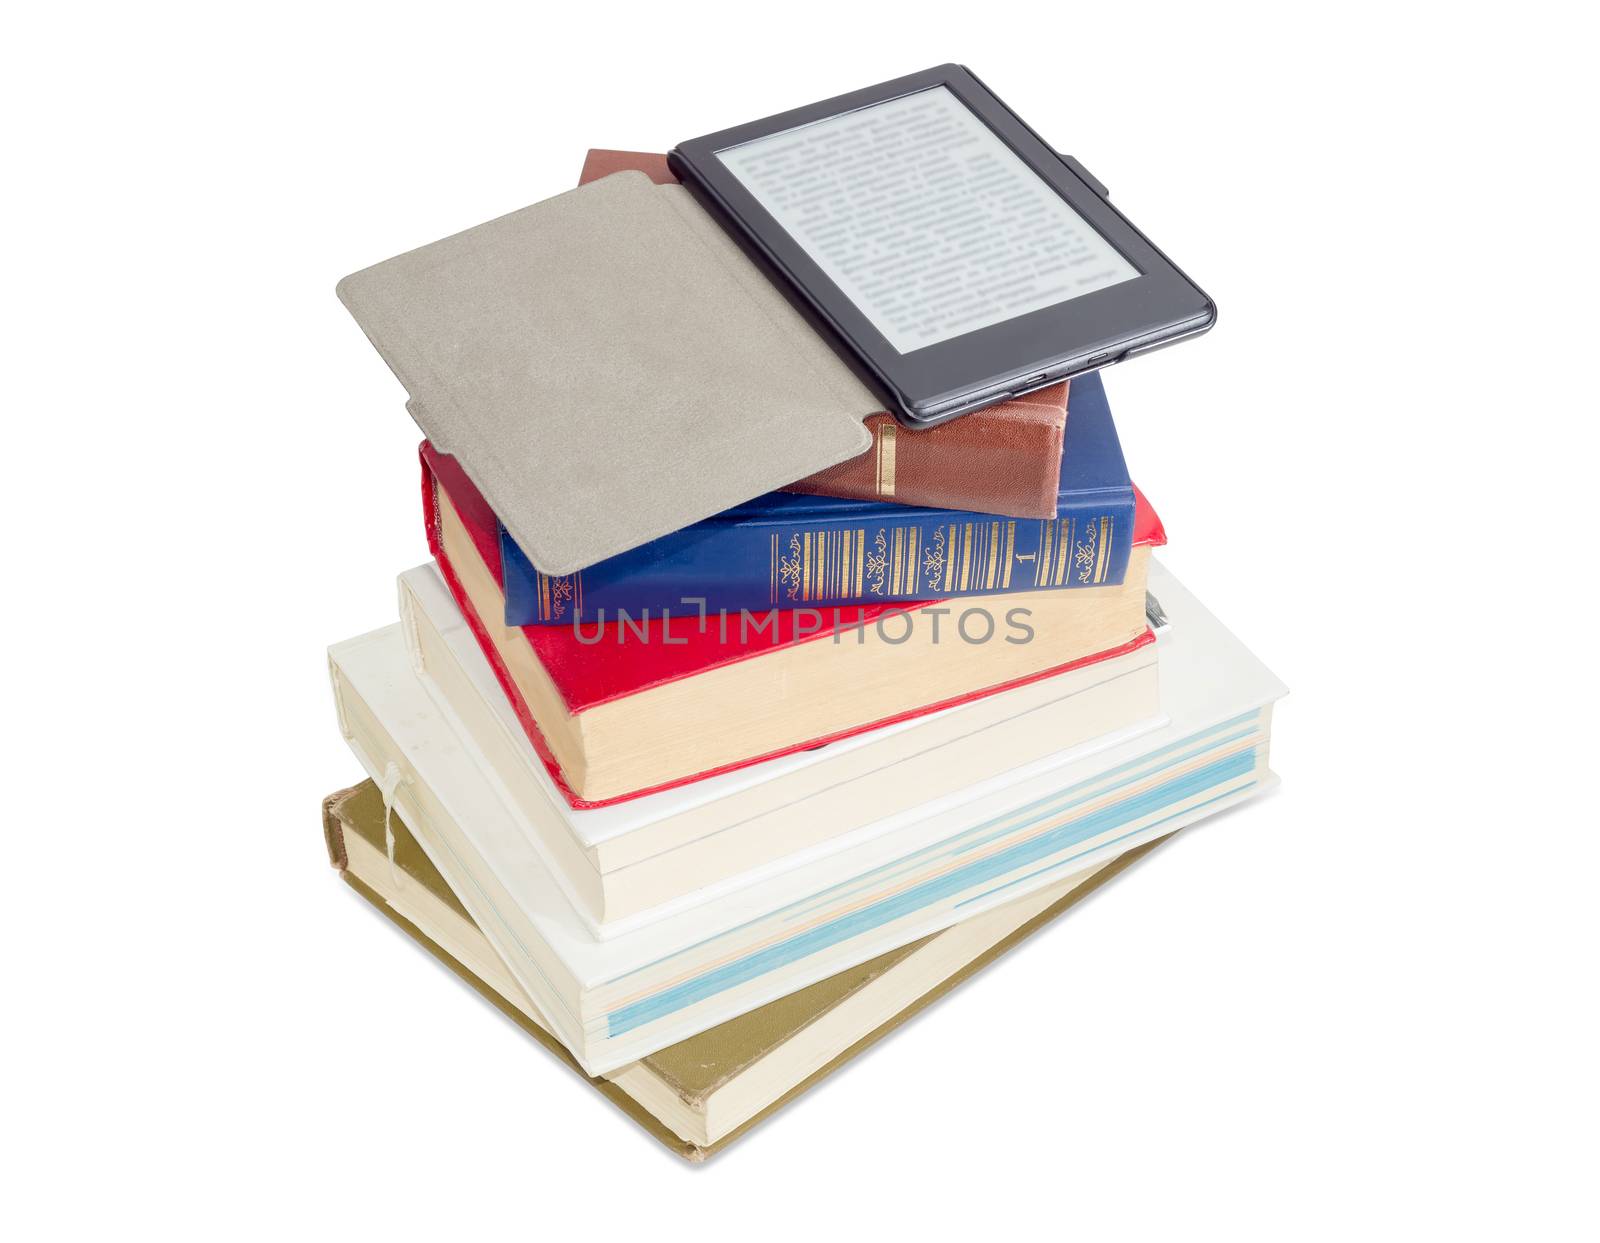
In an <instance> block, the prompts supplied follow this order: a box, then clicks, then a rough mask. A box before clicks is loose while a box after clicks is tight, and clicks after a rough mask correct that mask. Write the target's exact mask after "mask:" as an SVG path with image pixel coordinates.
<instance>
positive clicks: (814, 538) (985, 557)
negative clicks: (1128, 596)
mask: <svg viewBox="0 0 1600 1243" xmlns="http://www.w3.org/2000/svg"><path fill="white" fill-rule="evenodd" d="M1133 525H1134V500H1133V486H1132V483H1131V482H1130V481H1129V479H1128V474H1127V467H1126V465H1125V464H1124V462H1123V459H1122V450H1121V446H1120V445H1119V444H1118V442H1117V437H1116V429H1115V427H1114V425H1113V424H1112V422H1111V417H1110V411H1109V409H1108V408H1107V407H1106V405H1105V398H1104V392H1103V390H1102V389H1101V386H1100V382H1099V377H1098V376H1090V377H1086V378H1084V379H1081V380H1074V381H1073V384H1072V389H1071V392H1070V397H1069V404H1068V411H1067V427H1066V433H1065V435H1064V437H1063V445H1062V471H1061V491H1060V493H1059V500H1058V504H1057V513H1056V517H1055V518H1053V519H1043V520H1040V519H1025V518H1007V517H1001V516H998V515H994V514H977V513H964V512H959V511H955V510H942V509H922V508H914V507H910V506H904V505H895V504H892V503H888V502H878V501H854V500H839V499H835V498H830V497H813V496H799V495H793V494H790V493H784V492H774V493H769V494H768V495H766V496H763V497H757V498H756V499H755V500H753V501H751V502H749V503H747V504H745V505H741V506H738V507H736V508H734V509H731V510H727V511H725V512H724V513H721V514H717V515H715V516H713V517H711V518H708V519H706V520H705V521H703V522H698V523H695V524H694V525H693V526H690V527H685V528H684V529H683V530H681V531H677V532H674V533H673V534H671V535H668V536H664V537H663V538H661V539H658V540H653V541H652V542H650V543H648V544H645V545H642V546H641V547H639V548H635V549H632V550H630V551H628V552H625V553H622V554H620V555H618V556H616V557H611V558H609V559H607V560H605V561H602V562H600V563H598V564H596V565H592V566H590V567H588V568H587V569H584V570H581V571H579V572H578V573H576V574H568V575H562V576H552V575H547V574H543V573H541V572H540V571H538V570H537V569H535V568H534V566H533V564H532V563H531V562H530V561H529V560H528V558H527V557H526V556H525V555H524V554H523V552H522V550H521V549H520V548H519V547H518V546H517V544H516V542H515V541H514V540H512V539H511V538H510V537H509V536H508V535H507V533H506V532H505V530H504V529H503V528H502V529H501V532H500V553H501V566H502V571H503V575H502V576H503V582H504V587H505V596H506V623H507V624H508V625H517V626H525V625H570V624H574V623H578V622H582V623H585V624H598V623H601V622H606V621H617V620H620V619H621V618H623V617H627V618H630V619H634V620H639V619H642V618H646V617H660V616H662V614H663V613H670V614H671V615H672V616H674V617H682V616H686V615H694V614H697V613H701V612H706V613H713V614H715V613H718V612H728V613H737V612H739V611H740V610H748V611H750V612H752V613H757V612H765V611H768V610H771V609H818V610H825V609H827V608H830V607H842V606H853V605H861V604H893V603H899V602H907V601H920V600H934V599H947V598H960V597H963V596H986V595H1002V594H1007V593H1011V592H1023V591H1051V590H1063V589H1071V588H1078V587H1101V586H1108V585H1112V584H1117V583H1121V582H1122V579H1123V576H1124V574H1125V573H1126V571H1127V567H1128V557H1129V554H1130V553H1131V551H1132V547H1133Z"/></svg>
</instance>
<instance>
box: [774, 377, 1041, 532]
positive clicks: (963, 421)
mask: <svg viewBox="0 0 1600 1243" xmlns="http://www.w3.org/2000/svg"><path fill="white" fill-rule="evenodd" d="M1066 423H1067V386H1066V385H1065V384H1053V385H1051V386H1050V387H1049V388H1045V389H1040V390H1039V392H1037V393H1031V394H1029V395H1028V396H1027V397H1024V398H1020V399H1019V400H1017V401H1008V402H1005V403H1003V404H1002V405H998V406H991V407H990V408H989V409H987V410H980V411H978V412H977V413H975V414H969V415H966V416H964V417H963V418H959V419H956V420H954V421H953V422H950V423H942V424H940V425H939V426H938V427H930V428H928V429H927V430H926V431H907V430H906V429H905V428H903V427H900V426H899V425H898V424H896V423H895V421H894V419H893V417H891V416H890V415H887V414H875V415H873V416H872V417H871V418H869V419H868V420H867V429H868V430H869V431H871V433H872V448H870V449H868V450H867V451H866V452H865V453H863V454H862V455H861V456H860V457H855V458H851V459H850V460H849V461H848V462H841V463H839V465H837V466H830V467H829V468H828V469H827V470H824V471H820V472H818V473H817V474H815V475H811V476H809V477H807V478H805V479H801V480H799V481H797V482H795V483H792V484H790V485H789V487H788V489H787V491H790V492H806V493H810V494H812V495H814V496H842V497H849V498H851V499H853V500H864V501H897V502H899V503H900V504H902V505H927V506H931V507H933V508H935V509H966V510H976V511H977V512H979V513H986V514H1007V515H1010V516H1012V517H1017V518H1054V517H1055V516H1056V493H1057V491H1058V490H1059V488H1060V478H1061V435H1062V430H1063V429H1064V428H1065V427H1066Z"/></svg>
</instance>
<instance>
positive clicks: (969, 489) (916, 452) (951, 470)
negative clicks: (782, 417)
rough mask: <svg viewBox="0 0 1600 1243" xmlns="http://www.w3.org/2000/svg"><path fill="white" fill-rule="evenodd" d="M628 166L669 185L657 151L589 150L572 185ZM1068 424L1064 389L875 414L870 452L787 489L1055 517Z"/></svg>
mask: <svg viewBox="0 0 1600 1243" xmlns="http://www.w3.org/2000/svg"><path fill="white" fill-rule="evenodd" d="M628 170H634V171H637V172H641V173H644V174H645V175H646V176H648V177H649V178H650V180H651V181H654V182H655V183H656V184H657V185H671V184H674V183H675V182H676V180H677V179H676V178H675V177H673V175H672V172H671V170H669V169H668V168H667V157H666V156H664V155H655V154H652V153H650V152H647V151H608V150H602V149H595V150H591V151H590V152H589V155H588V158H587V159H585V160H584V162H583V172H582V174H580V176H579V178H578V184H579V185H582V184H584V183H585V182H590V181H594V180H597V179H598V178H601V177H609V176H611V174H612V173H620V172H624V171H628ZM1066 421H1067V386H1066V385H1065V384H1052V385H1050V386H1049V387H1048V388H1042V389H1040V390H1039V391H1038V392H1036V393H1029V394H1027V395H1026V396H1023V397H1019V398H1017V399H1016V400H1015V401H1007V402H1002V403H1001V404H1000V405H998V406H990V407H989V408H988V409H987V410H979V411H976V412H975V413H973V414H968V415H963V416H962V417H961V418H959V419H953V420H951V421H950V422H948V423H942V424H940V425H939V426H938V427H930V428H925V429H922V430H919V431H908V430H906V429H905V428H903V427H901V426H900V425H899V424H898V423H897V422H895V419H894V416H893V415H890V414H887V413H885V414H874V415H871V416H870V417H868V419H867V430H868V431H870V432H871V433H872V448H870V449H868V450H867V451H866V452H865V453H863V454H861V455H859V456H858V457H853V458H851V459H850V460H849V461H846V462H840V463H839V464H838V465H837V466H830V467H828V469H826V470H823V471H818V472H817V473H816V474H815V475H808V476H807V477H806V478H804V479H801V480H798V481H797V482H795V483H792V484H790V485H789V486H788V488H786V489H785V491H788V492H802V493H805V494H807V495H809V496H840V497H844V498H846V499H847V500H857V501H895V502H897V503H899V504H902V505H925V506H928V507H929V508H932V509H962V510H969V511H972V512H974V513H980V514H1006V515H1009V516H1011V517H1017V518H1053V517H1055V513H1056V489H1057V487H1058V485H1059V483H1060V478H1061V438H1062V435H1063V429H1064V428H1065V426H1066Z"/></svg>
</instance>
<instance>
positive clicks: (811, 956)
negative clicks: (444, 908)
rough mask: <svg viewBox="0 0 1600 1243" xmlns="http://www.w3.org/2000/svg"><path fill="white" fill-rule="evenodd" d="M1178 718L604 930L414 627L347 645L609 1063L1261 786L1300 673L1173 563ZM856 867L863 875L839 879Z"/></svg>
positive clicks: (341, 692)
mask: <svg viewBox="0 0 1600 1243" xmlns="http://www.w3.org/2000/svg"><path fill="white" fill-rule="evenodd" d="M1151 590H1152V591H1153V592H1154V593H1155V594H1156V595H1157V597H1158V598H1159V599H1160V600H1161V602H1162V604H1163V606H1164V607H1165V609H1166V611H1167V613H1168V615H1169V616H1170V617H1171V619H1172V629H1171V630H1170V632H1168V633H1167V634H1166V635H1164V636H1163V637H1162V639H1161V640H1160V641H1159V649H1160V660H1161V664H1162V687H1161V694H1162V709H1163V712H1164V714H1165V716H1166V717H1167V718H1168V719H1167V723H1166V724H1165V725H1163V726H1162V727H1161V728H1159V729H1157V730H1154V731H1152V732H1149V733H1145V734H1142V735H1140V736H1138V737H1135V738H1131V739H1127V740H1125V741H1123V742H1121V743H1119V744H1117V745H1115V746H1112V747H1109V748H1106V749H1104V750H1100V751H1096V752H1094V753H1093V754H1090V755H1082V754H1079V753H1076V752H1075V751H1072V750H1071V749H1069V750H1068V751H1067V752H1063V753H1062V755H1063V756H1064V757H1065V758H1064V759H1060V758H1059V757H1047V758H1046V759H1042V760H1040V761H1038V762H1036V763H1034V764H1031V765H1027V766H1025V767H1023V768H1021V769H1018V770H1015V771H1013V772H1012V773H1010V774H1008V779H1007V780H1006V781H1004V782H1001V783H985V786H984V787H983V788H982V790H981V792H979V793H976V794H974V793H973V792H972V791H970V790H963V791H959V792H956V793H953V794H951V795H950V796H948V797H947V798H945V799H943V800H940V801H939V802H938V804H936V805H934V806H931V807H926V808H923V809H921V810H920V812H919V814H918V815H917V816H916V817H914V818H901V819H902V820H903V821H904V822H900V821H897V822H896V823H895V824H894V825H892V826H891V827H889V828H887V829H885V830H884V831H881V832H877V833H874V834H872V835H871V836H870V837H868V838H867V839H866V840H863V841H860V842H858V843H857V844H855V845H852V846H850V847H848V848H847V849H846V850H844V851H841V852H838V853H837V854H835V855H830V856H828V857H826V858H822V859H814V860H811V861H810V862H807V863H803V864H800V865H798V866H796V867H793V868H790V869H787V870H784V871H783V872H781V873H779V874H777V875H774V876H771V877H769V878H767V879H764V880H762V881H759V882H757V883H754V884H750V885H746V886H743V887H740V888H738V889H735V890H733V891H731V892H728V893H726V894H722V895H720V896H717V897H715V898H712V899H710V900H709V901H706V902H704V903H701V904H698V905H695V906H693V907H691V908H689V909H686V910H683V911H680V912H679V913H677V914H674V915H671V916H669V917H666V918H663V919H659V920H656V921H654V922H652V923H650V924H648V925H646V926H644V927H642V928H639V929H637V930H635V931H633V932H629V933H626V934H623V935H619V936H614V937H611V938H609V939H604V940H602V939H600V938H597V937H596V936H595V935H594V932H593V931H592V930H591V928H590V927H589V926H588V925H587V923H586V922H585V921H584V920H583V918H582V917H581V916H580V915H579V914H578V913H577V911H576V910H574V908H573V906H572V904H571V902H569V901H568V899H567V897H566V896H565V894H564V893H563V892H562V890H561V888H560V886H559V885H558V884H557V883H556V881H555V879H554V877H553V876H552V875H551V872H550V869H549V868H548V866H547V865H546V864H545V862H544V860H543V858H542V857H541V855H540V853H539V851H538V849H537V848H536V847H535V846H534V844H533V840H532V834H531V832H530V830H529V828H528V826H527V825H526V824H524V823H522V821H521V820H520V818H519V817H518V816H517V815H516V814H515V813H514V812H513V810H512V809H511V808H510V807H508V806H507V804H506V802H505V801H504V800H503V799H502V797H501V795H500V793H499V792H497V790H496V788H495V786H494V784H493V783H491V782H490V781H489V780H488V779H486V777H485V775H484V772H483V770H482V768H481V766H480V763H479V761H478V760H477V759H475V758H474V748H473V747H472V745H471V743H470V742H469V741H468V740H467V739H465V738H463V737H462V736H461V734H460V733H458V732H457V730H456V729H455V728H454V727H453V726H452V724H451V722H450V720H449V719H448V718H447V716H446V715H445V714H444V713H443V712H442V711H441V710H440V709H439V707H438V705H437V704H436V703H435V702H434V701H433V699H432V698H431V697H430V696H429V695H428V692H427V691H426V689H425V688H424V687H423V686H422V684H421V682H420V681H419V680H418V678H417V677H416V675H415V673H414V672H413V670H412V668H411V664H410V661H409V658H408V654H407V652H406V649H405V644H404V641H403V640H402V638H401V635H400V632H399V627H390V628H388V629H387V630H383V631H377V632H374V633H373V634H370V635H364V636H361V637H360V638H357V639H352V640H349V641H347V642H345V643H341V644H338V645H336V646H335V647H334V648H333V649H331V651H330V661H331V665H332V672H333V680H334V687H335V694H336V699H337V701H338V706H339V714H340V722H341V726H342V728H343V730H344V733H345V736H346V738H347V739H348V740H349V741H350V744H351V746H352V748H353V749H354V751H355V752H356V755H357V756H358V758H359V759H360V760H361V762H362V764H363V766H364V767H365V768H366V769H367V771H368V772H369V773H370V774H371V775H372V777H373V778H374V780H376V781H377V782H378V784H379V786H380V787H381V788H382V789H383V790H384V791H385V793H386V796H387V797H388V798H389V799H390V800H391V802H392V804H393V805H394V806H395V807H396V808H398V809H399V810H400V812H401V814H402V815H403V816H404V818H405V820H406V823H407V824H408V825H410V826H411V828H412V830H413V832H414V833H415V835H416V837H417V839H418V840H419V841H420V842H421V843H422V845H423V847H424V849H425V850H427V852H428V854H429V856H430V857H431V858H432V859H433V861H434V863H435V864H436V866H438V868H439V870H440V871H441V873H443V874H444V876H445V878H446V879H447V880H448V881H449V883H450V884H451V886H452V887H453V888H454V889H455V890H456V892H457V893H458V894H459V895H460V897H461V899H462V901H463V904H464V905H465V906H466V907H467V909H468V910H469V911H470V912H471V914H472V916H473V918H474V919H475V920H476V921H477V922H478V924H479V925H480V927H481V928H482V930H483V932H484V935H485V936H486V937H487V938H488V939H489V941H490V942H491V944H493V945H494V947H495V950H496V951H497V952H498V953H499V954H500V956H501V957H502V958H503V959H504V961H505V963H506V966H507V968H508V969H509V970H510V972H511V973H512V975H513V976H515V977H516V979H517V981H518V983H519V984H520V985H521V986H522V987H523V988H524V989H525V990H526V991H527V993H528V995H529V997H530V998H531V999H532V1000H533V1001H534V1002H535V1004H536V1005H537V1006H538V1007H539V1009H540V1012H541V1014H542V1016H543V1018H544V1019H545V1021H546V1022H547V1023H548V1024H549V1026H550V1028H551V1030H553V1031H554V1032H555V1033H556V1034H557V1035H558V1036H559V1037H560V1038H561V1040H562V1041H563V1042H564V1043H565V1044H566V1045H567V1047H568V1048H569V1049H571V1051H572V1053H573V1056H574V1057H575V1058H576V1059H577V1060H578V1061H579V1063H580V1064H582V1065H583V1067H584V1068H585V1069H586V1070H587V1071H588V1072H589V1073H590V1074H601V1073H604V1072H606V1071H608V1070H611V1069H614V1068H616V1067H617V1066H620V1065H622V1064H624V1063H626V1062H629V1061H632V1060H635V1059H637V1058H639V1057H642V1056H644V1055H646V1054H648V1053H650V1052H653V1051H654V1050H656V1049H659V1048H661V1047H663V1046H665V1045H667V1044H671V1043H674V1042H676V1041H678V1040H682V1039H685V1038H687V1037H688V1036H690V1035H693V1034H695V1033H697V1032H700V1031H704V1030H705V1029H706V1028H708V1027H711V1026H714V1025H715V1024H717V1023H720V1022H723V1021H725V1020H726V1019H729V1018H732V1017H733V1016H735V1015H737V1014H741V1013H744V1012H746V1011H748V1010H751V1009H753V1008H755V1007H757V1006H760V1005H763V1004H765V1003H766V1002H768V1001H771V1000H773V999H774V998H777V997H781V996H785V995H787V994H788V993H790V992H793V991H794V990H796V989H798V988H802V987H804V986H805V985H807V984H810V983H812V982H814V981H816V980H819V979H822V978H824V977H826V976H829V975H832V974H834V973H836V972H838V971H841V970H844V969H845V968H846V967H849V966H852V965H854V964H855V963H858V962H863V961H865V960H867V959H869V958H873V957H876V956H877V955H879V954H882V953H885V952H887V951H888V950H891V949H894V948H897V947H898V946H901V945H905V944H908V943H910V942H912V941H915V940H918V939H920V938H922V937H924V936H927V935H929V934H931V933H934V932H938V931H940V930H941V929H943V928H947V927H950V926H951V925H953V924H955V923H958V922H960V921H961V920H964V919H968V918H971V917H972V916H975V915H978V914H980V913H982V912H984V911H987V910H991V909H994V908H995V907H997V906H999V905H1001V904H1003V903H1005V902H1008V901H1013V900H1016V899H1018V898H1021V897H1024V896H1026V895H1028V894H1030V893H1032V892H1035V891H1037V890H1039V889H1042V888H1045V887H1047V886H1049V885H1052V884H1054V883H1056V882H1058V881H1060V880H1062V879H1063V878H1065V877H1067V876H1070V875H1072V874H1073V873H1075V872H1079V871H1083V870H1086V869H1088V868H1091V867H1095V866H1099V865H1100V864H1103V863H1105V862H1106V861H1108V860H1110V859H1112V858H1115V857H1116V856H1117V855H1119V854H1121V853H1122V852H1123V851H1126V850H1128V849H1131V848H1132V847H1134V846H1137V845H1141V844H1143V843H1144V842H1147V841H1151V840H1153V839H1154V838H1156V837H1160V836H1163V835H1165V834H1167V833H1170V832H1173V831H1174V830H1176V829H1179V828H1182V827H1184V826H1185V825H1188V824H1192V823H1193V822H1195V821H1196V820H1199V819H1202V818H1204V817H1206V816H1209V815H1211V814H1213V813H1214V812H1216V811H1219V810H1221V809H1223V808H1225V807H1228V806H1231V805H1233V804H1235V803H1237V802H1240V801H1241V800H1243V799H1246V798H1249V797H1251V796H1252V795H1253V794H1255V793H1257V792H1259V791H1260V790H1261V789H1263V788H1264V787H1265V786H1266V785H1267V784H1269V783H1270V781H1271V774H1270V772H1269V770H1268V768H1267V751H1268V739H1269V735H1270V717H1271V707H1272V704H1273V702H1274V701H1275V700H1276V699H1278V698H1279V697H1280V696H1281V695H1282V694H1283V693H1284V688H1283V687H1282V685H1281V684H1280V683H1279V682H1278V681H1277V679H1276V678H1274V677H1273V676H1272V674H1271V673H1270V672H1269V671H1268V670H1267V669H1266V668H1265V667H1263V666H1262V665H1261V663H1260V662H1259V661H1257V660H1256V659H1255V658H1254V657H1253V656H1252V655H1251V654H1250V653H1249V652H1248V651H1247V650H1246V649H1245V648H1244V646H1243V645H1242V644H1240V643H1239V642H1238V640H1237V639H1235V638H1234V637H1233V636H1232V635H1231V634H1229V633H1228V632H1227V631H1226V630H1225V629H1224V628H1223V627H1222V626H1221V625H1220V624H1219V623H1218V622H1217V621H1216V619H1215V618H1214V617H1212V616H1211V615H1210V613H1208V612H1207V611H1206V610H1205V608H1204V607H1203V606H1202V605H1201V604H1200V603H1199V602H1198V601H1197V600H1195V599H1194V597H1193V596H1191V595H1190V594H1189V593H1188V592H1187V591H1185V590H1184V589H1183V588H1182V586H1181V585H1180V584H1179V583H1178V582H1177V581H1176V580H1175V579H1174V578H1173V577H1172V576H1171V575H1170V574H1167V573H1166V572H1165V571H1164V570H1162V569H1161V567H1160V566H1158V565H1157V566H1153V567H1152V573H1151ZM841 864H843V865H844V866H845V867H846V868H847V869H848V873H849V874H850V875H851V877H852V879H850V880H846V881H838V880H835V879H832V878H833V877H836V876H837V875H839V874H840V872H841Z"/></svg>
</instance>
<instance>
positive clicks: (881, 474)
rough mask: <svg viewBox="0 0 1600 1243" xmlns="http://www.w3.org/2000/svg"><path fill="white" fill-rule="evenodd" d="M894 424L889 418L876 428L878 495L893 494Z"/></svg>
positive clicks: (890, 495)
mask: <svg viewBox="0 0 1600 1243" xmlns="http://www.w3.org/2000/svg"><path fill="white" fill-rule="evenodd" d="M894 450H895V425H894V420H892V419H890V420H889V421H887V422H885V423H884V424H883V425H882V426H881V427H879V428H878V495H879V496H885V497H892V496H894Z"/></svg>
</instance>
